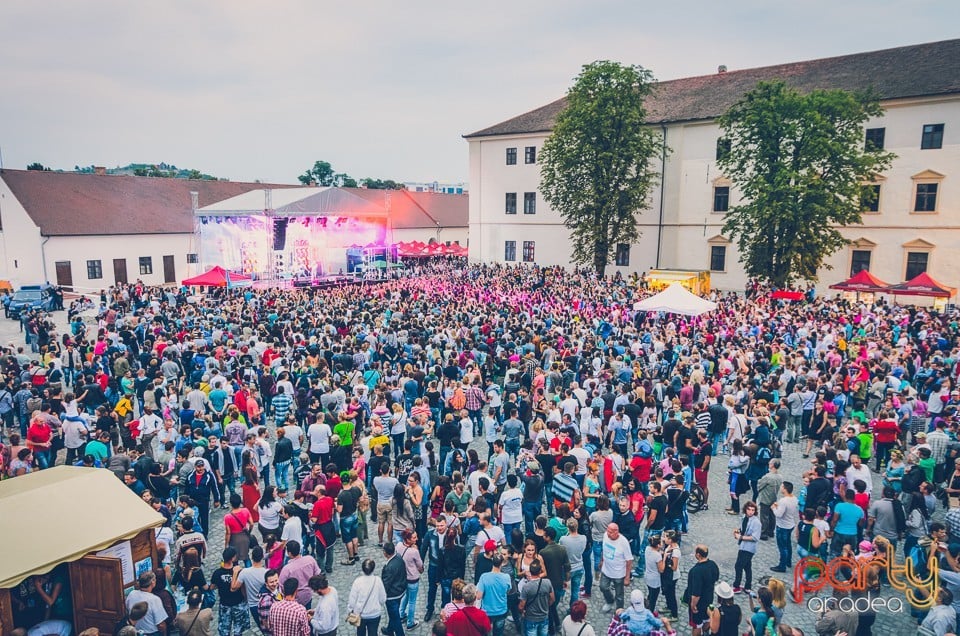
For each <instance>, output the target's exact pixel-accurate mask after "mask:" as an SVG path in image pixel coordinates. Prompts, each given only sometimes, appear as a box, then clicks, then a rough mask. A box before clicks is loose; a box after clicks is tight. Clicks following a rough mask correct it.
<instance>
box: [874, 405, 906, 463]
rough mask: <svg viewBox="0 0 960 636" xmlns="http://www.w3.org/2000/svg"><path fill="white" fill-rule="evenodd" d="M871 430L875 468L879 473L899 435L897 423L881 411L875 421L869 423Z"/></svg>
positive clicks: (887, 413) (888, 414)
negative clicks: (875, 448) (874, 451)
mask: <svg viewBox="0 0 960 636" xmlns="http://www.w3.org/2000/svg"><path fill="white" fill-rule="evenodd" d="M870 428H871V429H873V441H874V443H875V444H876V447H877V452H876V462H877V463H876V466H877V472H878V473H879V472H880V470H881V468H882V466H883V464H884V463H886V461H887V459H889V456H890V450H891V449H892V448H893V447H894V445H895V444H896V443H897V436H899V435H900V427H899V426H898V425H897V421H896V420H895V419H894V418H893V417H891V416H890V412H889V411H881V412H880V415H879V416H878V417H877V419H875V420H873V421H872V422H871V423H870Z"/></svg>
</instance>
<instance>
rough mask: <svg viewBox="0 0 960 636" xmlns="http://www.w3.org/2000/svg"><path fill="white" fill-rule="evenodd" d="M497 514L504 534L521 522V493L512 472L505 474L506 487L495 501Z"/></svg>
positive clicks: (507, 534)
mask: <svg viewBox="0 0 960 636" xmlns="http://www.w3.org/2000/svg"><path fill="white" fill-rule="evenodd" d="M497 514H498V516H499V517H500V523H502V524H503V532H504V534H505V535H506V536H510V533H511V532H513V529H514V528H519V527H520V524H521V523H522V522H523V493H522V492H521V491H520V489H519V488H517V476H516V475H514V474H513V473H511V474H509V475H507V489H506V490H504V491H503V494H502V495H500V499H499V501H498V502H497Z"/></svg>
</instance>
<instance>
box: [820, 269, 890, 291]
mask: <svg viewBox="0 0 960 636" xmlns="http://www.w3.org/2000/svg"><path fill="white" fill-rule="evenodd" d="M889 287H890V285H888V284H887V283H885V282H883V281H882V280H880V279H879V278H877V277H876V276H874V275H873V274H871V273H870V272H868V271H867V270H865V269H861V270H860V271H859V272H857V273H856V274H854V275H853V276H851V277H850V278H848V279H847V280H845V281H842V282H839V283H836V284H835V285H830V289H839V290H840V291H849V292H865V293H868V294H876V293H880V292H886V291H887V290H888V288H889Z"/></svg>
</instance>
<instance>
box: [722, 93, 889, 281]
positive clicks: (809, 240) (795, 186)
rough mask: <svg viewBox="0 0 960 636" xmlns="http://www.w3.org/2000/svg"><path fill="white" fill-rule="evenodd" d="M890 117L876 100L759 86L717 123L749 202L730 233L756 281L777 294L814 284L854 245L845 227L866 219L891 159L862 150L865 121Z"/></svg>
mask: <svg viewBox="0 0 960 636" xmlns="http://www.w3.org/2000/svg"><path fill="white" fill-rule="evenodd" d="M882 112H883V111H882V110H881V108H880V105H879V103H878V102H877V100H876V98H875V97H873V96H872V95H870V94H866V93H864V94H856V93H851V92H848V91H843V90H814V91H811V92H810V93H806V94H803V93H800V92H799V91H797V90H795V89H793V88H790V87H788V86H787V85H786V84H785V83H783V82H782V81H780V80H777V81H771V82H760V83H759V84H757V86H756V87H755V88H754V89H753V90H752V91H750V92H749V93H747V94H746V95H745V96H744V97H743V99H741V100H740V101H739V102H738V103H736V104H734V105H733V106H732V107H731V108H730V110H728V111H727V112H726V113H725V114H724V115H723V116H722V117H721V118H720V121H719V123H720V128H721V130H722V131H723V135H724V138H725V139H727V140H729V142H730V145H729V148H730V149H729V151H728V152H724V153H723V154H722V155H721V157H720V159H719V160H718V164H719V166H720V168H721V169H722V170H723V171H724V173H725V174H726V175H727V176H728V178H729V179H730V180H731V181H732V182H733V184H734V185H735V186H736V188H737V189H738V190H739V192H740V194H741V195H742V197H743V203H742V204H740V205H735V206H732V207H731V208H730V209H729V211H728V212H727V215H726V218H725V221H724V224H723V231H724V233H725V234H727V235H728V236H730V237H731V238H735V239H736V242H737V247H738V248H739V250H740V262H741V263H743V265H744V267H745V269H746V272H747V274H748V275H750V276H756V277H758V278H761V279H764V280H767V281H769V282H771V283H772V284H774V285H776V286H778V287H784V286H787V285H789V284H790V283H791V282H793V281H795V280H797V279H802V280H816V277H817V270H818V269H819V268H820V267H822V266H823V264H824V259H825V258H826V257H827V256H829V255H830V254H832V253H834V252H835V251H837V250H838V249H839V248H840V247H842V246H843V245H846V244H847V240H846V239H845V238H844V237H843V235H842V234H841V233H840V230H839V229H838V228H840V227H846V226H849V225H856V224H859V223H860V222H861V213H862V210H863V209H864V208H865V207H866V204H867V203H869V201H868V200H865V199H864V194H865V193H866V196H870V195H871V194H872V191H871V190H870V189H864V188H863V184H864V183H865V182H869V181H872V180H873V179H874V178H875V176H876V175H877V174H879V173H880V172H882V171H883V170H885V169H886V168H887V167H889V166H890V162H891V161H892V160H893V158H894V155H893V154H891V153H888V152H882V151H879V150H876V149H873V148H870V149H865V145H864V131H863V127H864V124H865V123H866V122H867V121H868V120H869V119H870V118H871V117H877V116H879V115H880V114H881V113H882Z"/></svg>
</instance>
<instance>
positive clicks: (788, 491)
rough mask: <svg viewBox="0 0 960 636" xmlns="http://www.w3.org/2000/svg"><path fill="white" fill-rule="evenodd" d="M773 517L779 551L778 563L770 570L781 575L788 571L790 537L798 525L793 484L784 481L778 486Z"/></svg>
mask: <svg viewBox="0 0 960 636" xmlns="http://www.w3.org/2000/svg"><path fill="white" fill-rule="evenodd" d="M771 508H773V516H774V517H775V518H776V520H777V529H776V537H777V550H779V551H780V562H779V563H777V565H775V566H773V567H771V568H770V569H771V570H773V571H774V572H780V573H781V574H782V573H784V572H786V571H788V570H789V569H790V565H791V561H792V559H791V555H792V553H793V548H792V544H791V542H790V541H791V540H790V537H791V536H792V535H793V531H794V529H796V527H797V524H798V523H800V509H799V506H798V504H797V498H796V497H794V496H793V483H792V482H789V481H785V482H783V483H782V484H781V485H780V499H778V500H777V501H775V502H773V504H772V506H771Z"/></svg>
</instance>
